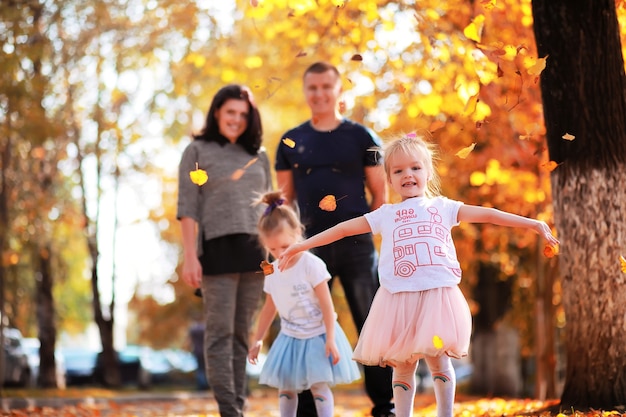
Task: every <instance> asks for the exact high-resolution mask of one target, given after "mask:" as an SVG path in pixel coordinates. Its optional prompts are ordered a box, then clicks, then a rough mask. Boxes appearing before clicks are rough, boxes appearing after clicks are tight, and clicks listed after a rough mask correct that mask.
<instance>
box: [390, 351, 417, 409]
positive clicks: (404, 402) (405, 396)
mask: <svg viewBox="0 0 626 417" xmlns="http://www.w3.org/2000/svg"><path fill="white" fill-rule="evenodd" d="M416 369H417V363H415V364H412V365H399V366H396V367H394V368H393V374H392V382H391V383H392V386H393V402H394V404H395V406H396V416H397V417H411V416H412V415H413V404H414V401H415V370H416Z"/></svg>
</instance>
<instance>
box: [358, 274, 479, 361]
mask: <svg viewBox="0 0 626 417" xmlns="http://www.w3.org/2000/svg"><path fill="white" fill-rule="evenodd" d="M471 332H472V315H471V313H470V310H469V306H468V305H467V301H466V300H465V297H464V296H463V293H462V292H461V290H460V289H459V287H456V286H455V287H443V288H434V289H431V290H426V291H414V292H399V293H395V294H392V293H390V292H389V291H387V290H386V289H385V288H383V287H380V288H379V289H378V292H377V293H376V296H375V297H374V301H373V302H372V306H371V308H370V312H369V315H368V316H367V320H366V321H365V324H364V325H363V329H362V330H361V335H360V336H359V341H358V343H357V345H356V348H355V349H354V354H353V355H352V358H353V359H354V360H356V361H357V362H360V363H362V364H364V365H380V366H387V365H389V366H396V365H399V364H407V363H415V362H416V361H418V360H419V359H420V358H422V357H424V356H440V355H443V354H446V355H448V356H451V357H453V358H461V357H463V356H466V355H467V351H468V349H469V343H470V335H471Z"/></svg>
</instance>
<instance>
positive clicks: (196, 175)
mask: <svg viewBox="0 0 626 417" xmlns="http://www.w3.org/2000/svg"><path fill="white" fill-rule="evenodd" d="M189 178H191V182H193V183H194V184H197V185H200V186H201V185H203V184H204V183H206V182H207V181H208V180H209V176H208V174H207V173H206V171H205V170H203V169H200V168H198V163H197V162H196V169H195V170H193V171H191V172H189Z"/></svg>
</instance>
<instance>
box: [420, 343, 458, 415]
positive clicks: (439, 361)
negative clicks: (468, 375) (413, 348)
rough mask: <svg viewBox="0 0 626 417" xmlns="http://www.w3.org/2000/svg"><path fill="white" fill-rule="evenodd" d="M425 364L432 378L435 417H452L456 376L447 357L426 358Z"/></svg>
mask: <svg viewBox="0 0 626 417" xmlns="http://www.w3.org/2000/svg"><path fill="white" fill-rule="evenodd" d="M426 364H428V368H430V373H431V374H432V377H433V389H434V391H435V399H436V400H437V417H452V411H453V408H454V392H455V390H456V374H455V372H454V367H453V366H452V361H451V360H450V358H449V357H448V356H445V355H442V356H439V357H427V358H426Z"/></svg>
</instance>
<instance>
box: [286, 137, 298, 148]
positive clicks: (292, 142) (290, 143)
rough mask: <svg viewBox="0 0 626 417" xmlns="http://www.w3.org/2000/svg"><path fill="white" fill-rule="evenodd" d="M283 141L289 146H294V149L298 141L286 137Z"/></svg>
mask: <svg viewBox="0 0 626 417" xmlns="http://www.w3.org/2000/svg"><path fill="white" fill-rule="evenodd" d="M283 143H284V144H285V145H287V146H289V147H290V148H292V149H293V148H295V146H296V142H294V140H293V139H289V138H285V139H283Z"/></svg>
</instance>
